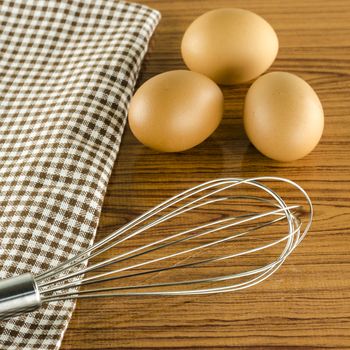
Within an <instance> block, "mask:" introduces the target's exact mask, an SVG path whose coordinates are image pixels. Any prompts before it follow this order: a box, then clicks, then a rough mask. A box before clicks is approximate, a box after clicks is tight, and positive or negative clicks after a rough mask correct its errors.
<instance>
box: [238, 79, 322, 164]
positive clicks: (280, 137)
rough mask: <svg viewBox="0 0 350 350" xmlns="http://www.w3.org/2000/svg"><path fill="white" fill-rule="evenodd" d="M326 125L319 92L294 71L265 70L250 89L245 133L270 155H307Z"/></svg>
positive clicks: (287, 158) (285, 158)
mask: <svg viewBox="0 0 350 350" xmlns="http://www.w3.org/2000/svg"><path fill="white" fill-rule="evenodd" d="M323 126H324V116H323V109H322V105H321V102H320V100H319V98H318V96H317V95H316V93H315V91H314V90H313V89H312V88H311V86H310V85H309V84H308V83H306V82H305V81H304V80H303V79H301V78H299V77H298V76H296V75H294V74H291V73H286V72H272V73H268V74H265V75H263V76H261V77H260V78H259V79H257V80H256V81H255V82H254V83H253V84H252V86H251V87H250V89H249V91H248V93H247V96H246V99H245V105H244V127H245V130H246V133H247V135H248V137H249V139H250V141H251V142H252V143H253V145H254V146H255V147H256V148H257V149H258V150H259V151H260V152H261V153H263V154H264V155H266V156H267V157H269V158H272V159H275V160H279V161H293V160H296V159H299V158H302V157H304V156H306V155H307V154H308V153H310V152H311V151H312V150H313V149H314V148H315V147H316V145H317V143H318V142H319V140H320V138H321V136H322V132H323Z"/></svg>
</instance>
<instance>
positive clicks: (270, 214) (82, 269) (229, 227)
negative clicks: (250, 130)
mask: <svg viewBox="0 0 350 350" xmlns="http://www.w3.org/2000/svg"><path fill="white" fill-rule="evenodd" d="M271 182H272V183H273V184H275V185H276V186H279V187H280V189H281V190H283V191H284V192H285V191H288V192H287V193H288V194H289V198H290V200H291V199H292V198H294V200H299V203H298V204H293V203H288V204H287V203H286V201H285V200H284V199H283V198H282V196H281V195H279V194H277V192H276V191H275V190H273V189H272V188H271V186H270V187H269V186H267V183H271ZM293 189H294V192H293ZM295 190H297V191H298V192H296V191H295ZM300 198H302V199H303V200H304V201H305V204H306V206H302V205H300ZM312 216H313V209H312V203H311V200H310V198H309V196H308V195H307V193H306V192H305V191H304V190H303V189H302V188H301V187H300V186H299V185H297V184H296V183H294V182H293V181H291V180H288V179H283V178H278V177H255V178H250V179H241V178H224V179H217V180H212V181H209V182H205V183H203V184H200V185H197V186H195V187H193V188H191V189H189V190H186V191H184V192H182V193H180V194H177V195H175V196H174V197H172V198H170V199H168V200H166V201H165V202H163V203H161V204H159V205H158V206H156V207H154V208H153V209H151V210H149V211H147V212H146V213H144V214H143V215H141V216H139V217H138V218H136V219H134V220H132V221H131V222H129V223H128V224H126V225H125V226H123V227H121V228H119V229H118V230H116V231H115V232H113V233H111V234H110V235H108V236H107V237H106V238H104V239H102V240H101V241H99V242H97V243H95V244H93V245H91V246H90V247H88V248H87V249H85V250H84V251H82V252H81V253H79V254H77V255H76V256H74V257H71V258H69V259H67V260H66V261H65V262H62V263H60V264H59V265H58V266H56V267H54V268H52V269H49V270H47V271H44V272H42V273H40V274H38V275H33V274H31V273H25V274H22V275H19V276H16V277H12V278H8V279H4V280H1V281H0V319H8V318H11V317H15V316H18V315H21V314H24V313H28V312H31V311H34V310H36V309H38V308H39V307H40V306H41V305H42V304H46V303H51V302H57V301H62V300H66V299H78V298H96V297H122V296H143V297H146V296H170V295H191V294H209V293H218V292H231V291H238V290H242V289H245V288H248V287H252V286H254V285H256V284H258V283H260V282H262V281H264V280H265V279H266V278H268V277H269V276H271V275H272V274H273V273H274V272H276V270H277V269H278V268H279V267H280V266H281V265H282V264H283V262H284V261H285V260H286V258H287V257H288V256H289V255H290V254H291V252H292V251H293V250H294V249H295V248H296V247H297V246H298V244H299V243H300V242H301V241H302V239H303V238H304V237H305V235H306V233H307V232H308V230H309V228H310V226H311V222H312ZM301 217H306V219H307V220H306V221H305V222H304V223H303V222H302V220H301ZM91 258H94V262H93V263H91V264H90V265H87V261H88V259H91ZM97 284H102V285H103V287H101V286H100V287H96V286H94V285H97Z"/></svg>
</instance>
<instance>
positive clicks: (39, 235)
mask: <svg viewBox="0 0 350 350" xmlns="http://www.w3.org/2000/svg"><path fill="white" fill-rule="evenodd" d="M158 20H159V13H158V12H157V11H154V10H152V9H150V8H148V7H145V6H141V5H138V4H132V3H125V2H119V1H116V0H73V1H61V0H51V1H50V0H48V1H42V0H8V1H7V0H5V1H0V278H6V277H9V276H14V275H18V274H21V273H23V272H26V271H32V272H33V273H39V272H41V271H43V270H45V269H47V268H50V267H52V266H55V265H57V264H58V262H60V261H62V260H65V259H67V258H69V257H71V256H73V255H74V254H76V253H77V252H79V251H80V250H81V249H82V248H83V247H87V246H88V245H89V244H91V242H92V240H93V238H94V234H95V231H96V227H97V224H98V218H99V214H100V210H101V205H102V200H103V196H104V194H105V191H106V187H107V183H108V179H109V176H110V174H111V170H112V167H113V163H114V161H115V159H116V155H117V152H118V148H119V143H120V140H121V136H122V132H123V127H124V124H125V120H126V108H127V105H128V101H129V98H130V96H131V93H132V91H133V88H134V84H135V81H136V79H137V75H138V72H139V69H140V65H141V61H142V59H143V56H144V54H145V52H146V50H147V45H148V41H149V38H150V36H151V35H152V33H153V31H154V29H155V27H156V25H157V23H158ZM73 308H74V303H73V302H72V301H66V302H56V303H52V304H51V305H49V306H47V307H44V308H42V309H41V310H40V311H38V312H34V313H32V314H30V315H27V316H23V317H20V318H16V319H13V320H11V321H7V322H1V323H0V349H6V350H15V349H16V350H20V349H25V350H30V349H40V350H45V349H57V348H58V347H59V345H60V342H61V340H62V337H63V333H64V331H65V329H66V328H67V325H68V322H69V319H70V316H71V313H72V311H73Z"/></svg>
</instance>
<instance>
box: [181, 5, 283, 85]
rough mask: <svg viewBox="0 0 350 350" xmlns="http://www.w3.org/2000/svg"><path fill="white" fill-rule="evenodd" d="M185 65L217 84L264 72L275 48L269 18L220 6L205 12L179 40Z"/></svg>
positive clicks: (275, 38)
mask: <svg viewBox="0 0 350 350" xmlns="http://www.w3.org/2000/svg"><path fill="white" fill-rule="evenodd" d="M181 52H182V57H183V59H184V61H185V63H186V65H187V67H188V68H189V69H190V70H192V71H195V72H199V73H202V74H204V75H206V76H207V77H209V78H211V79H213V80H214V81H215V82H217V83H218V84H236V83H242V82H246V81H249V80H252V79H254V78H256V77H258V76H259V75H260V74H262V73H264V72H265V71H266V70H267V69H268V68H269V67H270V66H271V64H272V63H273V61H274V60H275V58H276V56H277V52H278V38H277V35H276V33H275V31H274V30H273V28H272V27H271V26H270V24H269V23H268V22H266V21H265V20H264V19H263V18H262V17H260V16H258V15H256V14H255V13H253V12H250V11H247V10H242V9H238V8H222V9H217V10H213V11H209V12H207V13H204V14H203V15H202V16H200V17H198V18H197V19H196V20H195V21H194V22H192V24H191V25H190V26H189V27H188V28H187V30H186V32H185V34H184V36H183V39H182V43H181Z"/></svg>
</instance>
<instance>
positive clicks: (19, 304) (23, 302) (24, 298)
mask: <svg viewBox="0 0 350 350" xmlns="http://www.w3.org/2000/svg"><path fill="white" fill-rule="evenodd" d="M40 305H41V297H40V293H39V289H38V286H37V284H36V282H35V279H34V277H33V275H32V274H30V273H25V274H23V275H19V276H16V277H12V278H7V279H3V280H0V320H7V319H9V318H12V317H15V316H18V315H21V314H24V313H27V312H31V311H34V310H36V309H38V308H39V307H40Z"/></svg>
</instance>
